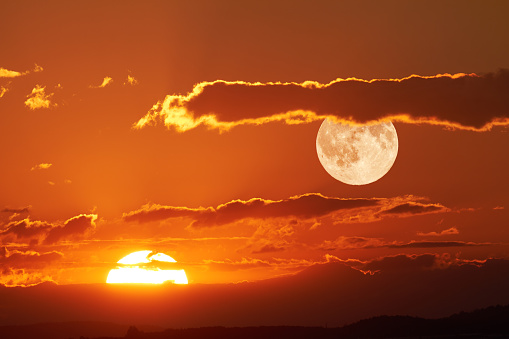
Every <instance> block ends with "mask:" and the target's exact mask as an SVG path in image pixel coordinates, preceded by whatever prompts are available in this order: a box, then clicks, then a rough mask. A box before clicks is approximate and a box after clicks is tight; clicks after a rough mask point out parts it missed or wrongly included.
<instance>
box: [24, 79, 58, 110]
mask: <svg viewBox="0 0 509 339" xmlns="http://www.w3.org/2000/svg"><path fill="white" fill-rule="evenodd" d="M45 89H46V87H42V86H39V85H36V86H35V88H34V89H32V93H30V94H29V95H27V98H28V99H27V100H26V101H25V105H26V106H27V107H28V108H30V109H32V110H34V109H37V108H49V107H50V106H52V105H53V106H55V105H56V104H52V103H51V100H50V98H51V97H52V96H53V93H50V94H46V92H45Z"/></svg>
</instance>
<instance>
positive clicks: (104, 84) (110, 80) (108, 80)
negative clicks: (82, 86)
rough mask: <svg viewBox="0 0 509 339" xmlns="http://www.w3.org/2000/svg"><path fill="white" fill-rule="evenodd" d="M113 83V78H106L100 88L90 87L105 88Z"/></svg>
mask: <svg viewBox="0 0 509 339" xmlns="http://www.w3.org/2000/svg"><path fill="white" fill-rule="evenodd" d="M112 82H113V78H111V77H104V79H103V82H102V83H101V84H100V85H99V86H92V85H91V86H90V88H104V87H106V86H108V85H109V84H111V83H112Z"/></svg>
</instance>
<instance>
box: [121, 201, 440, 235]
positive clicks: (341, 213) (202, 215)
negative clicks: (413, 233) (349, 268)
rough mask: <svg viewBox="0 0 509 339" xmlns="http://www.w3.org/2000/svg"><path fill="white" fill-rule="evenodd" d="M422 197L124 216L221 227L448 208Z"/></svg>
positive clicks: (363, 218) (160, 209)
mask: <svg viewBox="0 0 509 339" xmlns="http://www.w3.org/2000/svg"><path fill="white" fill-rule="evenodd" d="M421 200H423V198H421V197H415V196H411V195H409V196H403V197H395V198H357V199H344V198H336V197H326V196H324V195H322V194H319V193H308V194H303V195H298V196H294V197H291V198H288V199H282V200H267V199H260V198H253V199H250V200H246V201H244V200H233V201H230V202H227V203H225V204H221V205H219V206H217V207H216V208H214V207H207V208H204V207H199V208H189V207H180V206H163V205H157V204H153V205H145V206H143V207H142V208H140V209H138V210H136V211H132V212H129V213H125V214H124V215H123V219H124V220H125V221H138V222H142V223H143V222H151V221H158V220H164V219H170V218H189V219H191V220H192V222H191V226H192V227H211V226H221V225H226V224H230V223H233V222H237V221H240V220H243V219H268V218H298V219H312V218H319V217H323V216H326V215H333V216H334V219H335V221H337V222H370V221H374V220H378V219H380V218H382V217H389V216H410V215H415V214H427V213H440V212H446V211H448V210H449V209H448V208H447V207H445V206H442V205H440V204H429V203H422V202H420V201H421Z"/></svg>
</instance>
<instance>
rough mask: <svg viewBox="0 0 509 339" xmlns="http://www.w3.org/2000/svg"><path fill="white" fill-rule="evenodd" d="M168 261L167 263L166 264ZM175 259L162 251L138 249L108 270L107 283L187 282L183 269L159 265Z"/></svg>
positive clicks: (165, 264)
mask: <svg viewBox="0 0 509 339" xmlns="http://www.w3.org/2000/svg"><path fill="white" fill-rule="evenodd" d="M168 263H169V264H168ZM172 263H176V260H175V259H173V258H172V257H170V256H169V255H166V254H164V253H157V252H152V251H138V252H133V253H131V254H129V255H126V256H125V257H123V258H122V259H120V260H119V261H118V262H117V264H119V265H118V266H117V267H116V268H114V269H112V270H110V272H109V274H108V278H107V279H106V283H108V284H162V283H164V282H166V281H170V282H173V283H174V284H187V283H188V281H187V276H186V272H185V271H184V270H182V269H181V270H162V269H160V267H159V266H171V264H172Z"/></svg>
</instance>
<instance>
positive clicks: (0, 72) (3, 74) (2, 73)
mask: <svg viewBox="0 0 509 339" xmlns="http://www.w3.org/2000/svg"><path fill="white" fill-rule="evenodd" d="M22 75H23V73H20V72H16V71H11V70H8V69H5V68H3V67H0V78H15V77H19V76H22Z"/></svg>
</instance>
